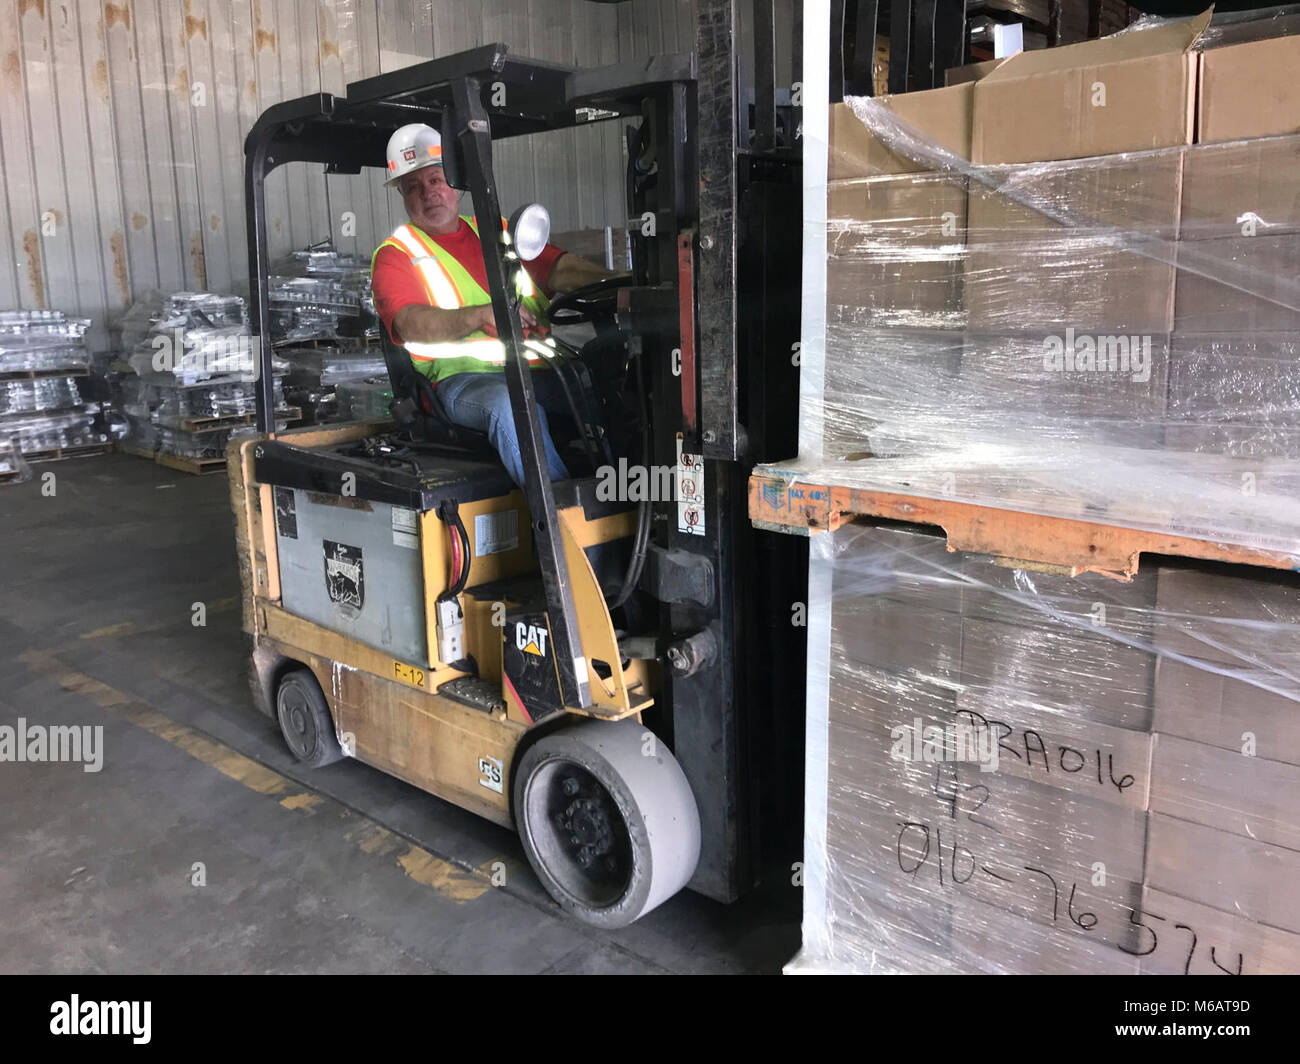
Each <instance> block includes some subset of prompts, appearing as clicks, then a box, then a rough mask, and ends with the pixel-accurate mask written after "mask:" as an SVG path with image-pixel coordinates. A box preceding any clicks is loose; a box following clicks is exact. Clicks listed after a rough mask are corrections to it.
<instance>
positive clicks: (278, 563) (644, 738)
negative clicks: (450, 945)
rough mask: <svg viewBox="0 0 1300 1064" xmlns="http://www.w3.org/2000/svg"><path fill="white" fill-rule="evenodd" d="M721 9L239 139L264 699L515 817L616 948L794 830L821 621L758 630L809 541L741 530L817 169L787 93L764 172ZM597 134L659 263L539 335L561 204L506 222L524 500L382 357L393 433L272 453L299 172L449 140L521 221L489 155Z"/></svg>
mask: <svg viewBox="0 0 1300 1064" xmlns="http://www.w3.org/2000/svg"><path fill="white" fill-rule="evenodd" d="M701 6H702V8H714V9H717V11H718V12H720V13H722V14H723V15H725V16H726V17H725V18H721V19H713V20H710V19H708V18H704V17H702V19H701V34H702V42H704V43H706V44H708V46H707V47H705V48H704V49H703V50H702V51H701V53H700V56H699V58H697V55H695V54H691V55H679V56H664V57H657V58H655V59H652V60H650V61H640V62H636V63H629V64H623V65H619V66H613V67H604V68H597V69H592V70H574V69H570V68H568V67H564V66H560V65H557V64H554V63H548V62H541V61H538V60H533V59H528V58H524V57H521V56H517V55H515V54H513V53H511V52H510V51H509V50H508V48H507V47H506V46H505V45H503V44H492V45H486V46H482V47H479V48H476V49H473V50H470V51H466V52H463V53H459V54H457V55H452V56H449V57H446V58H442V59H436V60H431V61H429V62H425V63H421V64H417V65H414V66H410V67H407V68H404V69H402V70H398V71H395V72H392V73H388V74H381V75H379V76H377V77H372V78H368V79H365V80H362V81H358V82H353V83H352V84H350V85H348V87H347V90H346V94H345V95H344V96H336V95H332V94H328V93H318V94H313V95H311V96H307V97H303V98H301V99H297V100H291V101H287V102H283V103H280V104H277V105H275V106H273V107H271V108H269V109H268V110H267V111H265V112H264V113H263V114H262V115H261V117H260V118H259V119H258V121H257V123H256V124H255V125H254V127H253V129H252V130H251V132H250V133H249V135H248V137H247V140H246V143H245V160H246V165H245V186H246V203H247V211H248V246H249V262H250V277H251V278H252V283H251V299H250V303H251V312H252V317H253V323H254V328H255V330H256V332H257V333H258V335H259V337H260V369H259V375H258V376H259V379H258V397H259V403H258V405H259V410H258V433H257V434H256V435H254V436H248V437H242V438H237V439H235V440H232V443H231V446H230V449H229V452H228V464H229V473H230V484H231V495H232V504H233V508H234V512H235V520H236V541H237V550H238V555H239V562H240V572H241V579H242V581H243V605H244V614H243V624H244V630H245V632H246V633H247V635H248V637H249V640H250V644H251V661H252V669H251V680H252V684H251V686H252V690H253V696H254V700H255V703H256V704H257V706H258V707H259V708H260V709H261V710H262V711H263V712H264V713H266V714H267V715H269V716H271V717H272V718H274V719H275V720H277V721H278V723H279V726H280V729H281V731H282V733H283V736H284V739H285V742H286V743H287V745H288V747H289V749H290V750H291V752H292V753H293V754H294V755H295V756H296V757H297V758H298V759H299V760H300V761H301V762H302V763H303V764H304V765H305V766H309V767H318V766H323V765H326V764H329V763H331V762H334V761H337V760H339V759H341V758H343V757H355V758H357V759H358V760H360V761H362V762H364V763H366V764H368V765H371V766H373V767H376V768H378V769H380V770H382V771H384V772H387V773H390V774H392V775H394V776H397V777H398V778H400V779H402V780H404V781H406V782H408V783H410V784H412V785H414V786H416V787H418V788H420V789H422V790H424V791H427V792H429V793H431V794H434V795H437V796H438V797H441V798H443V799H445V800H447V801H450V802H453V803H455V804H456V805H458V806H461V807H463V808H465V809H468V810H470V811H472V812H475V813H478V814H480V815H481V816H483V817H485V818H487V819H489V820H492V821H495V822H496V823H499V824H502V825H504V826H507V827H511V828H514V829H515V830H517V831H518V833H519V836H520V838H521V841H522V844H523V848H524V850H525V853H526V855H527V857H528V860H529V862H530V864H531V866H532V868H533V869H534V871H535V872H536V874H537V876H538V878H539V879H540V881H541V882H542V884H543V885H544V887H545V888H546V889H547V891H548V892H549V893H550V894H551V896H552V897H553V898H554V899H555V901H556V902H557V903H558V904H559V905H560V906H561V907H562V908H563V909H565V910H566V911H568V912H569V913H571V914H572V915H573V916H574V917H576V918H577V919H579V920H582V921H584V922H586V923H589V924H592V925H595V926H598V927H603V928H617V927H623V926H626V925H627V924H629V923H631V922H632V921H634V920H636V919H638V918H639V917H641V916H643V915H644V914H646V913H647V912H650V911H651V910H652V909H654V908H655V907H656V906H658V905H660V904H661V903H663V902H664V901H666V900H667V899H669V898H670V897H672V896H673V895H674V894H676V893H677V892H678V891H679V890H681V889H682V888H684V887H689V888H690V889H692V890H695V891H697V892H699V893H701V894H704V895H706V896H709V897H712V898H715V899H717V900H719V901H724V902H729V901H734V900H735V899H737V898H739V897H741V896H742V895H744V894H745V893H746V892H747V891H748V890H750V889H751V888H752V887H753V886H754V884H755V883H756V882H757V881H758V879H759V877H760V875H761V870H762V865H763V861H764V857H765V855H768V854H771V853H774V852H776V850H774V849H773V848H772V844H773V841H774V840H778V839H779V840H782V842H783V843H784V844H786V845H787V846H788V844H790V843H791V842H793V843H794V845H795V846H796V847H797V844H798V841H797V840H798V838H799V833H800V830H801V829H800V825H799V820H798V809H799V798H800V790H799V788H800V785H801V774H800V773H801V761H802V757H801V751H802V745H801V743H802V712H801V707H802V686H803V671H802V653H803V650H802V632H801V631H800V630H798V629H790V628H789V627H788V625H789V621H788V620H783V621H779V622H777V623H773V622H769V621H766V620H762V618H770V617H773V616H775V617H777V618H779V619H780V618H789V616H790V603H791V602H793V601H795V599H797V598H798V597H799V595H800V594H801V590H800V583H799V581H801V579H802V573H803V570H804V566H805V565H806V561H805V560H806V545H801V544H799V543H798V542H797V541H795V542H793V543H792V542H791V541H790V540H789V539H788V537H771V536H764V537H763V539H762V541H761V542H760V541H759V540H758V538H757V536H756V533H755V532H754V530H753V529H752V528H751V527H750V525H749V523H748V520H747V517H746V480H747V477H748V472H749V469H750V468H752V466H753V464H755V462H758V461H764V460H770V459H773V458H778V457H787V456H789V455H790V454H792V453H793V451H794V446H795V414H796V411H795V409H794V406H795V404H794V403H793V402H792V401H791V397H792V396H793V395H794V394H796V390H797V368H795V367H794V366H793V365H792V362H791V360H790V357H789V352H790V351H791V350H792V349H794V347H795V346H796V345H795V342H796V341H797V339H798V329H799V320H798V271H799V258H798V255H797V254H793V253H792V252H791V250H790V249H791V248H792V247H797V242H798V239H799V215H798V211H797V209H796V210H795V211H793V212H791V211H790V210H789V209H788V208H789V202H790V200H791V198H793V202H794V204H795V206H796V208H797V203H798V188H799V183H798V182H799V170H798V150H797V147H796V146H795V145H794V143H793V139H792V134H791V133H790V131H792V130H793V129H794V123H793V119H792V117H791V116H790V114H789V108H788V106H787V107H786V108H785V122H784V125H782V126H781V127H780V130H784V131H785V132H780V131H779V130H778V121H777V107H776V104H775V102H774V101H776V100H777V98H778V95H779V94H778V93H776V90H775V86H774V83H772V82H771V78H770V76H769V78H768V82H767V90H768V101H769V103H771V106H769V107H766V108H760V111H761V115H760V118H761V119H762V120H763V125H764V126H765V128H766V129H767V138H766V140H761V138H760V140H758V141H756V140H755V139H754V138H750V148H753V149H754V150H752V151H750V152H749V154H750V155H752V156H753V157H752V158H748V157H746V151H745V150H739V151H738V149H737V144H738V139H737V138H738V133H737V129H736V120H737V117H736V116H737V115H743V114H744V113H749V112H748V111H746V109H745V108H743V107H742V106H741V105H740V103H741V102H740V101H738V99H737V95H736V92H737V86H736V83H735V69H736V68H735V64H734V56H733V55H732V54H731V49H732V48H733V47H734V44H735V42H736V41H737V39H738V32H737V30H738V26H737V23H736V21H735V20H736V12H735V10H734V6H733V5H732V4H730V3H719V2H716V0H703V2H702V4H701ZM759 7H761V8H764V9H765V10H766V12H767V19H768V36H769V37H770V38H771V37H773V35H774V33H775V26H774V25H773V24H771V4H770V3H767V4H761V3H760V4H759ZM705 14H707V12H705ZM706 38H707V40H706ZM708 42H711V44H709V43H708ZM503 84H504V85H505V86H506V88H507V91H506V92H505V93H504V94H500V93H499V92H496V91H494V90H495V89H497V88H499V87H500V86H501V85H503ZM706 90H707V91H709V92H710V94H711V95H710V99H711V100H712V101H713V102H714V103H715V104H719V105H720V106H723V111H722V112H719V114H720V116H721V117H719V116H717V115H715V116H713V117H712V118H710V120H709V121H707V122H706V121H704V116H703V115H701V114H699V113H698V112H699V105H698V101H699V99H700V94H701V93H702V92H704V91H706ZM719 91H721V92H723V94H724V97H725V99H723V100H721V101H719V100H718V98H717V93H718V92H719ZM502 95H504V98H505V99H506V100H508V101H509V106H508V107H505V106H495V105H494V103H493V101H495V100H499V99H500V98H501V96H502ZM787 102H788V101H787ZM728 103H729V109H727V107H726V105H727V104H728ZM593 121H618V122H622V123H625V126H624V135H625V141H626V145H627V155H628V160H627V161H628V165H627V207H628V218H629V219H630V220H635V224H631V222H630V224H629V231H630V233H631V244H632V255H631V257H632V266H633V269H632V272H631V274H630V276H628V277H626V278H616V279H614V280H612V281H604V282H601V283H599V284H597V285H591V286H588V287H586V288H584V289H579V290H576V291H573V292H569V293H564V294H562V295H560V296H558V297H557V298H556V299H555V300H553V301H552V303H551V306H550V308H549V317H550V319H551V322H552V325H553V326H555V327H563V326H573V325H584V326H588V327H589V329H588V331H589V332H594V334H595V335H594V338H592V339H590V340H587V341H586V342H585V343H583V344H582V345H581V346H580V347H578V346H571V345H569V344H566V343H565V342H564V341H563V340H562V339H560V338H559V334H558V333H557V334H556V335H555V337H554V338H553V339H552V340H551V341H548V342H547V343H546V344H538V343H537V342H536V341H535V340H526V339H525V337H524V335H523V331H522V327H521V323H520V319H519V315H518V313H517V307H518V300H519V294H518V292H519V288H518V285H517V283H516V281H517V277H518V274H519V271H520V270H521V269H522V268H523V262H524V261H526V260H527V259H528V257H529V256H530V255H532V254H535V253H536V252H537V251H539V250H540V247H541V246H542V244H544V243H545V236H544V234H545V232H546V218H545V212H544V211H541V210H538V209H537V207H536V206H535V205H534V206H530V207H528V208H526V209H523V210H521V211H517V212H516V213H515V215H514V217H513V218H512V219H511V221H510V223H509V224H508V225H505V226H504V227H503V228H501V229H498V228H497V227H496V226H492V225H480V226H479V237H480V242H481V245H482V250H483V257H484V262H485V264H486V267H487V275H488V282H489V292H490V295H491V298H492V305H493V309H494V317H495V322H496V327H497V331H498V334H499V336H500V338H501V341H502V344H503V346H504V349H505V354H506V363H505V374H506V380H507V386H508V390H509V394H510V398H511V404H512V408H513V414H514V418H515V423H516V426H517V428H518V434H519V439H520V452H521V459H522V462H523V467H524V471H525V483H524V486H523V489H522V490H520V489H518V488H516V487H515V485H514V484H513V482H512V481H511V480H510V479H509V477H508V476H507V474H506V472H505V469H504V467H503V466H502V464H501V462H500V460H499V459H498V458H497V456H496V454H495V452H494V451H493V450H492V448H491V445H490V443H489V442H488V441H487V439H486V437H484V436H481V435H480V434H478V433H474V432H471V431H469V430H466V429H464V428H462V427H459V426H455V425H453V424H451V423H450V422H449V421H448V420H447V418H446V417H445V414H444V413H443V411H442V409H441V406H440V403H439V401H438V400H437V398H436V394H435V393H434V392H433V390H432V389H431V388H430V387H429V384H428V382H427V380H425V379H424V378H423V377H421V376H420V375H419V374H417V373H415V372H414V370H413V368H412V366H411V363H410V359H409V357H408V356H407V355H406V353H405V352H404V350H403V349H401V348H399V347H397V346H396V345H394V344H393V343H392V342H391V340H390V339H389V338H388V337H387V335H384V336H383V338H382V339H383V347H384V353H385V364H386V366H387V367H388V372H389V378H390V383H391V385H392V390H393V403H392V406H391V415H392V416H391V420H389V421H385V422H351V423H343V424H337V425H323V426H313V427H307V428H303V429H296V430H289V431H280V432H277V431H276V427H275V420H274V395H273V388H272V387H271V386H270V385H271V380H272V377H271V369H272V357H271V342H270V338H269V336H268V333H267V330H266V329H265V328H264V327H263V323H266V322H268V321H269V313H268V268H267V265H268V252H267V220H266V213H265V196H264V183H265V179H266V176H267V175H268V174H269V173H270V172H271V171H272V170H273V169H274V168H275V167H278V166H281V165H283V164H286V163H289V162H308V163H313V164H323V165H324V166H325V168H326V172H327V173H334V174H354V173H360V172H362V171H363V170H364V169H366V168H375V170H376V172H377V170H378V169H379V168H382V167H383V166H384V162H385V146H386V144H387V141H388V138H389V136H390V135H391V134H392V132H393V131H394V130H395V129H397V128H398V127H400V126H403V125H406V124H408V123H411V122H424V123H426V124H428V125H430V126H432V127H433V128H435V129H438V130H439V131H440V132H441V135H442V143H443V152H444V172H445V175H446V178H447V181H448V183H449V184H450V185H452V186H453V187H455V188H458V189H461V190H463V191H467V192H468V193H469V198H470V200H471V202H472V207H473V210H472V213H473V214H474V215H475V216H476V217H477V218H479V219H484V218H497V217H501V209H500V204H499V202H498V194H497V181H496V178H495V176H494V173H493V164H492V148H493V144H494V143H495V142H498V141H501V140H504V139H506V138H509V137H514V136H520V135H526V134H536V133H545V132H549V131H554V130H560V129H566V128H571V127H574V126H577V125H580V124H583V123H587V122H593ZM777 193H780V194H779V195H778V194H777ZM745 219H749V221H748V222H745ZM702 227H708V231H707V232H705V233H704V235H703V236H702V235H701V230H702ZM539 234H541V235H540V237H539ZM740 263H746V264H747V265H743V266H740V265H738V264H740ZM738 294H739V295H741V296H744V297H746V298H747V299H748V300H749V308H748V310H747V311H746V312H745V313H744V314H743V315H737V312H736V308H737V298H738ZM559 331H560V332H564V329H563V328H560V329H559ZM530 351H532V352H533V353H534V354H537V353H540V354H541V355H542V357H544V358H545V359H546V360H547V361H548V362H550V364H551V366H550V371H551V372H554V373H556V374H557V375H558V376H559V378H560V381H561V383H563V384H564V386H565V391H566V393H567V394H568V395H569V399H570V403H569V406H570V410H571V412H572V418H571V419H570V420H571V422H572V423H571V424H570V425H568V426H567V428H568V436H569V440H568V442H569V443H570V445H571V447H572V449H573V451H574V452H575V454H576V455H577V456H578V457H577V458H576V459H575V462H574V464H572V465H570V469H576V470H577V471H578V472H577V475H575V476H574V477H573V479H570V480H566V481H561V482H555V483H552V482H551V481H550V480H549V477H548V475H547V466H546V461H545V455H544V450H543V444H542V436H541V431H542V430H541V427H540V424H539V419H538V407H537V400H536V397H535V395H534V391H533V384H532V379H531V374H530V370H529V368H528V365H529V364H528V360H527V356H528V353H529V352H530ZM747 354H748V355H749V356H750V358H749V361H748V364H747V365H744V366H742V361H743V360H744V359H745V356H746V355H747ZM743 415H747V416H748V417H750V418H751V419H752V424H754V425H757V426H759V430H760V435H761V442H759V443H758V444H757V445H756V443H755V441H754V440H753V439H752V437H750V436H748V435H747V433H746V431H745V426H744V424H743V423H742V421H741V417H742V416H743ZM552 425H553V430H555V431H556V432H557V433H558V434H559V437H560V438H557V440H556V443H557V446H562V445H563V437H564V434H563V432H561V431H560V426H561V422H560V421H558V420H553V421H552ZM583 456H585V462H584V460H583ZM567 460H568V459H567V456H566V461H567ZM620 460H625V461H626V462H627V463H636V464H637V465H638V466H639V467H641V468H643V469H660V470H665V469H666V470H669V471H671V483H672V484H673V485H674V486H675V489H676V490H675V497H673V495H670V497H668V498H664V497H662V496H659V495H656V494H653V493H642V496H641V497H640V498H637V499H627V500H623V501H620V500H617V499H610V498H607V497H605V496H607V495H608V493H607V492H602V491H600V490H598V489H599V487H600V484H601V479H600V474H601V473H602V472H604V473H608V471H609V470H610V469H611V468H614V467H615V466H616V465H617V464H618V463H619V461H620ZM801 548H802V555H801V553H800V551H801ZM764 823H766V824H767V825H768V826H769V828H768V830H767V832H766V833H761V832H760V825H762V824H764ZM765 840H766V842H767V844H768V845H767V848H766V849H765V848H764V841H765ZM776 849H780V847H779V846H777V847H776Z"/></svg>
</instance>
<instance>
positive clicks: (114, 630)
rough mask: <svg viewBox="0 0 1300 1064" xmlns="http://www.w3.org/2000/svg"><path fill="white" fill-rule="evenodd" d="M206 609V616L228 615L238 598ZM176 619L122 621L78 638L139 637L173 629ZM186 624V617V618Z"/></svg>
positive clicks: (236, 604) (210, 603)
mask: <svg viewBox="0 0 1300 1064" xmlns="http://www.w3.org/2000/svg"><path fill="white" fill-rule="evenodd" d="M204 605H205V606H206V607H207V613H208V616H211V615H212V614H214V613H229V612H230V611H231V610H235V609H238V608H239V596H238V595H232V596H231V597H229V598H223V599H217V600H216V601H215V602H208V603H204ZM176 623H177V622H176V618H175V617H169V618H167V619H166V620H164V621H155V622H154V623H153V624H138V623H136V622H135V621H123V622H122V623H121V624H110V625H107V626H106V627H104V628H96V629H95V630H94V631H93V632H84V633H82V635H81V636H80V638H82V639H111V638H113V637H115V636H122V635H139V634H140V633H142V632H157V631H161V630H162V629H164V628H174V627H175V626H176ZM186 623H188V615H187V618H186Z"/></svg>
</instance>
